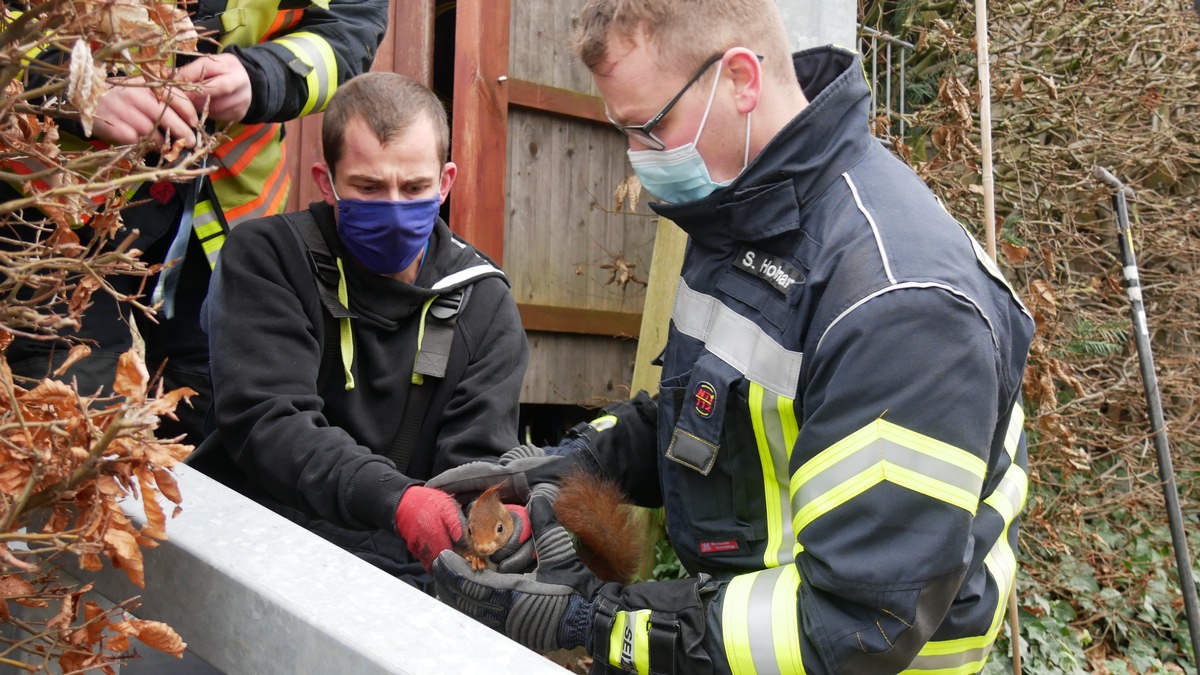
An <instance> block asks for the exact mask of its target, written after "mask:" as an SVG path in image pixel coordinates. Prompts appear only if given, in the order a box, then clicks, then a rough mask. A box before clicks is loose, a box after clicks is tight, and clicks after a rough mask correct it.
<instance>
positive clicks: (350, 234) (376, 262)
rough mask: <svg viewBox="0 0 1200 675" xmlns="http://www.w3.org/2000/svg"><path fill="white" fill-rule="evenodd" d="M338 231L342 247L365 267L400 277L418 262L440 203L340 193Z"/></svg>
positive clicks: (335, 191) (334, 194)
mask: <svg viewBox="0 0 1200 675" xmlns="http://www.w3.org/2000/svg"><path fill="white" fill-rule="evenodd" d="M333 197H334V199H336V200H337V214H338V219H337V232H338V236H339V237H340V238H341V240H342V245H343V246H345V247H346V250H347V251H348V252H349V253H350V255H352V256H354V259H355V260H357V261H358V262H359V263H361V264H362V266H363V267H366V268H367V269H369V270H371V271H372V272H374V273H376V274H398V273H400V272H403V271H404V270H406V269H408V266H409V265H411V264H412V263H413V261H414V260H416V259H417V256H418V255H420V253H421V251H422V250H424V248H425V245H426V244H427V243H428V242H429V235H430V234H432V233H433V224H434V223H435V222H437V217H438V209H439V207H440V206H441V201H440V200H439V198H438V197H431V198H429V199H408V200H400V201H388V200H376V199H342V198H340V197H338V195H337V190H336V189H335V190H334V191H333Z"/></svg>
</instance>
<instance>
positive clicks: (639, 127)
mask: <svg viewBox="0 0 1200 675" xmlns="http://www.w3.org/2000/svg"><path fill="white" fill-rule="evenodd" d="M723 56H725V53H724V52H721V53H720V54H713V55H712V56H711V57H709V59H708V60H707V61H705V62H704V65H702V66H700V70H697V71H696V74H695V75H693V76H692V79H690V80H688V83H687V84H685V85H683V89H680V90H679V93H678V94H675V96H674V97H672V98H671V100H670V101H667V104H666V105H665V106H663V107H662V110H659V111H658V114H657V115H655V116H654V117H652V118H650V121H649V122H646V123H645V124H617V122H616V121H615V120H614V119H613V118H612V117H611V116H610V115H609V114H608V110H607V109H606V110H605V111H604V116H605V117H608V121H609V122H612V124H613V126H614V127H616V128H617V131H620V132H621V133H623V134H625V135H626V136H628V137H630V138H632V139H634V140H635V141H637V142H638V143H641V144H642V145H644V146H646V147H648V148H652V149H654V150H662V149H664V148H666V147H667V144H666V143H663V142H662V140H660V139H659V138H658V136H655V135H654V127H656V126H658V123H659V122H661V121H662V119H663V118H664V117H666V116H667V113H669V112H671V108H674V107H675V104H676V103H678V102H679V99H680V98H682V97H683V95H684V94H685V93H686V92H687V90H688V89H690V88H691V87H692V85H693V84H696V80H699V79H700V76H701V75H703V74H704V72H705V71H707V70H708V69H709V68H711V67H712V64H714V63H716V62H717V61H720V60H721V57H723ZM760 58H761V57H760Z"/></svg>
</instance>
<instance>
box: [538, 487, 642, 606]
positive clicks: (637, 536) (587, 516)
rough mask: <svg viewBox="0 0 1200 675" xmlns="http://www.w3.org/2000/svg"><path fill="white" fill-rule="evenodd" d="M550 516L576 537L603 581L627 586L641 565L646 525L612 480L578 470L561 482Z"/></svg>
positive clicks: (583, 554)
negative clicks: (552, 513) (552, 515)
mask: <svg viewBox="0 0 1200 675" xmlns="http://www.w3.org/2000/svg"><path fill="white" fill-rule="evenodd" d="M554 514H555V516H557V517H558V522H560V523H562V525H563V527H565V528H567V529H568V530H569V531H571V532H572V533H573V534H574V535H575V537H576V539H577V540H578V541H577V548H578V550H579V558H580V559H581V560H583V563H584V564H585V565H587V566H588V569H590V570H591V571H592V572H593V573H594V574H595V575H596V576H598V577H600V578H601V579H603V580H604V581H616V582H618V583H621V584H629V583H630V582H632V581H633V579H634V576H635V575H636V574H637V572H638V570H639V568H640V567H641V562H642V558H643V556H644V555H645V553H646V547H647V528H646V524H645V523H644V522H642V519H640V518H638V517H637V514H636V512H635V511H634V507H633V505H632V504H631V503H630V502H629V498H628V497H626V496H625V494H624V493H623V492H622V491H621V488H620V487H618V486H617V484H616V483H614V482H613V481H611V480H609V479H607V478H604V477H602V476H598V475H596V474H594V473H591V472H590V471H584V470H582V469H579V470H576V471H573V472H571V473H570V474H568V475H567V476H565V477H564V478H563V479H562V482H561V483H560V484H559V494H558V500H557V501H555V503H554Z"/></svg>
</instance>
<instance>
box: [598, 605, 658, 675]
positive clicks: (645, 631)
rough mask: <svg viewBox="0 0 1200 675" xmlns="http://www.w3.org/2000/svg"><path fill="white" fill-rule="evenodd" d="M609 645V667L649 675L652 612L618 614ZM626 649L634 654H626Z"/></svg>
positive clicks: (642, 610) (645, 610)
mask: <svg viewBox="0 0 1200 675" xmlns="http://www.w3.org/2000/svg"><path fill="white" fill-rule="evenodd" d="M608 645H609V647H608V663H609V665H613V666H616V667H618V668H621V669H622V670H624V671H626V672H635V673H639V675H647V674H648V673H649V672H650V610H648V609H639V610H637V611H634V612H617V615H616V616H615V617H613V628H612V633H611V637H610V639H609V641H608ZM624 649H632V653H625V652H624V651H623V650H624ZM631 669H632V670H631Z"/></svg>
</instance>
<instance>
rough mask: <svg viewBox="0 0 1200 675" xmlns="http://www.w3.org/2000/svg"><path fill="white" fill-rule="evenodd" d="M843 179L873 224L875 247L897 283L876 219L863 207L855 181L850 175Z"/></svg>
mask: <svg viewBox="0 0 1200 675" xmlns="http://www.w3.org/2000/svg"><path fill="white" fill-rule="evenodd" d="M842 178H845V179H846V185H849V186H850V194H852V195H854V203H855V204H858V210H859V212H860V213H862V214H863V216H864V217H866V219H867V222H868V223H870V224H871V232H872V233H873V234H874V235H875V245H876V246H878V247H879V257H880V258H882V259H883V271H884V272H886V273H887V278H888V281H890V282H892V283H893V284H894V283H896V277H894V276H892V266H891V265H890V264H888V254H887V249H885V248H884V247H883V237H881V236H880V235H879V226H878V225H876V224H875V218H874V217H873V216H871V213H870V212H869V211H867V207H866V206H864V205H863V203H862V198H861V197H859V196H858V187H857V186H855V185H854V180H853V179H851V178H850V174H849V173H844V174H842Z"/></svg>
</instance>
